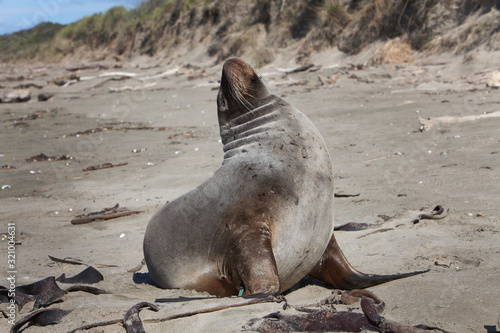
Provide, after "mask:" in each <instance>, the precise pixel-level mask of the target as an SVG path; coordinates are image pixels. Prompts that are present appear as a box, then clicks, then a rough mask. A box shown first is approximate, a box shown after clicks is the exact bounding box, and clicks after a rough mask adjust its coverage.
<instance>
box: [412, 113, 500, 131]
mask: <svg viewBox="0 0 500 333" xmlns="http://www.w3.org/2000/svg"><path fill="white" fill-rule="evenodd" d="M496 117H500V111H496V112H491V113H485V114H480V115H473V116H465V117H452V116H444V117H438V118H427V119H424V118H422V117H420V129H419V130H420V132H423V131H428V130H430V129H431V128H432V126H434V125H436V124H438V123H444V124H456V123H463V122H466V121H473V120H478V119H484V118H496Z"/></svg>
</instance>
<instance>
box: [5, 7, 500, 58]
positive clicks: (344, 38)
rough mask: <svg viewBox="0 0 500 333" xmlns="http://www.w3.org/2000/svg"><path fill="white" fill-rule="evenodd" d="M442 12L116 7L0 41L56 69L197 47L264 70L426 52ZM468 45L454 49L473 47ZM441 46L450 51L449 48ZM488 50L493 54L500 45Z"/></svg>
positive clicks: (483, 29) (9, 54) (481, 27)
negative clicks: (320, 56)
mask: <svg viewBox="0 0 500 333" xmlns="http://www.w3.org/2000/svg"><path fill="white" fill-rule="evenodd" d="M445 3H446V5H445V6H441V7H440V8H441V9H439V10H441V11H442V13H441V14H440V15H444V13H445V12H446V13H447V14H446V15H448V16H449V17H453V16H457V15H458V16H457V17H460V18H461V19H460V21H457V24H458V25H460V24H461V23H462V22H463V21H465V19H464V18H463V17H466V16H468V15H473V14H474V13H476V12H479V11H480V10H483V9H485V8H489V9H492V8H493V7H495V8H496V9H494V10H497V9H499V7H498V6H497V5H495V4H496V3H497V2H495V0H481V1H480V2H479V3H477V4H475V5H474V6H472V3H473V1H472V0H467V1H459V0H447V1H446V2H445ZM452 4H453V6H452ZM438 7H439V6H438V5H437V2H436V1H435V0H421V1H394V0H372V1H369V0H351V1H344V0H342V1H341V0H321V1H314V0H296V1H283V2H281V4H280V3H278V2H275V1H272V0H256V1H248V0H235V1H228V0H147V1H143V2H141V3H140V4H139V5H138V6H137V8H135V9H133V10H127V9H126V8H124V7H113V8H111V9H110V10H108V11H107V12H106V13H99V14H95V15H92V16H88V17H85V18H83V19H81V20H79V21H77V22H74V23H71V24H69V25H67V26H61V25H58V24H52V23H42V24H39V25H38V26H36V27H34V28H32V29H29V30H25V31H20V32H16V33H14V34H10V35H4V36H0V50H1V51H0V61H1V62H6V61H22V60H33V59H34V60H42V61H43V60H45V61H57V60H59V59H60V58H62V57H64V56H67V55H71V54H75V53H76V52H81V51H89V53H92V52H93V51H96V50H98V49H99V50H100V51H104V52H100V54H101V55H102V54H104V57H107V56H108V55H116V54H118V55H124V54H130V55H133V54H147V55H150V56H153V55H155V54H157V53H158V52H159V51H161V50H167V51H168V50H170V49H175V48H176V47H178V46H179V45H185V46H186V47H187V48H188V49H189V48H190V47H196V46H198V45H199V44H197V43H199V42H200V41H205V42H206V44H207V45H209V46H207V54H208V55H209V56H214V57H217V59H218V60H220V61H221V60H223V59H224V58H225V57H228V56H238V55H240V56H241V55H248V54H249V52H250V53H252V52H253V54H255V57H256V58H258V59H254V60H256V62H259V61H260V62H262V63H263V64H264V63H268V62H270V61H272V59H273V52H272V51H271V50H272V48H273V47H274V48H280V47H286V46H288V45H290V43H293V42H296V41H299V40H300V41H303V43H302V42H301V46H300V50H299V51H298V53H299V54H302V55H303V56H304V57H307V55H308V54H310V52H312V51H317V50H320V49H321V48H325V47H332V46H335V45H337V46H338V47H339V49H340V50H341V51H343V52H345V53H348V54H355V53H357V52H359V51H360V50H361V49H362V48H363V47H364V46H366V45H367V44H369V43H371V42H373V41H375V40H380V39H392V38H396V37H400V38H402V40H403V41H404V42H408V43H409V44H410V45H411V46H412V48H413V49H416V50H422V49H425V48H426V47H427V46H428V45H431V44H432V43H434V44H435V42H432V39H433V36H437V35H440V34H442V31H440V30H439V29H441V28H440V26H439V24H436V23H435V22H434V21H432V22H431V21H429V20H430V17H431V16H430V15H429V14H428V13H430V12H432V11H433V10H435V8H438ZM453 11H454V12H453ZM459 14H460V15H462V16H460V15H459ZM494 20H495V17H493V19H492V22H493V23H492V24H491V27H490V26H487V25H486V23H488V22H486V23H484V22H482V23H480V24H478V25H475V26H474V29H473V30H470V31H471V34H472V35H474V38H475V39H474V40H475V42H474V45H476V44H477V43H487V41H488V40H490V39H492V38H493V37H492V36H493V35H495V34H498V31H497V27H498V24H497V23H494V22H495V21H494ZM470 40H471V39H470V38H469V39H467V38H465V39H463V41H458V40H457V41H456V43H466V42H467V43H469V44H470V43H472V42H471V41H470ZM443 43H444V42H441V44H442V47H443V48H445V47H446V45H448V44H446V45H445V44H443ZM456 43H455V44H456ZM449 45H452V44H449ZM471 45H472V44H471ZM491 45H493V46H492V47H496V46H495V45H498V43H497V44H494V43H493V44H491ZM469 46H470V45H469ZM450 48H451V46H450ZM466 49H467V48H465V49H464V50H466ZM249 50H250V51H249ZM96 53H99V52H96Z"/></svg>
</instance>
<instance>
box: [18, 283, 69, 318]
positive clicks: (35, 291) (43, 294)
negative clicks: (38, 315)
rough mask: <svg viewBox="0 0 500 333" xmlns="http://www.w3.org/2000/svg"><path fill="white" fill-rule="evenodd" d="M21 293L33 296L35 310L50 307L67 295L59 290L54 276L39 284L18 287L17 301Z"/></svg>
mask: <svg viewBox="0 0 500 333" xmlns="http://www.w3.org/2000/svg"><path fill="white" fill-rule="evenodd" d="M19 292H20V293H23V294H26V295H31V296H33V298H34V300H35V304H34V305H33V309H34V310H37V309H39V308H41V307H45V306H47V305H50V304H52V303H54V302H55V301H58V300H59V299H60V298H61V297H62V296H64V295H65V294H66V292H65V291H64V290H62V289H61V288H59V286H58V285H57V283H56V279H55V277H54V276H49V277H48V278H45V279H43V280H40V281H38V282H34V283H31V284H26V285H24V286H19V287H17V288H16V301H17V296H18V293H19Z"/></svg>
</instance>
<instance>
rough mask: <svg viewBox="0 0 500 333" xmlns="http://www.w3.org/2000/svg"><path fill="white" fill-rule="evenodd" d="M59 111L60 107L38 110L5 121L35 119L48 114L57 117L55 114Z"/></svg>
mask: <svg viewBox="0 0 500 333" xmlns="http://www.w3.org/2000/svg"><path fill="white" fill-rule="evenodd" d="M58 111H59V108H55V109H52V110H37V111H35V112H34V113H32V114H29V115H26V116H22V117H19V118H16V119H7V120H4V121H5V122H8V121H14V122H16V121H17V122H22V121H26V120H35V119H38V118H43V117H47V116H52V117H55V115H56V114H57V112H58Z"/></svg>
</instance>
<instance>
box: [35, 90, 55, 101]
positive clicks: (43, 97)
mask: <svg viewBox="0 0 500 333" xmlns="http://www.w3.org/2000/svg"><path fill="white" fill-rule="evenodd" d="M52 97H54V94H53V93H48V92H46V93H40V94H38V101H39V102H45V101H48V100H49V99H51V98H52Z"/></svg>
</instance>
